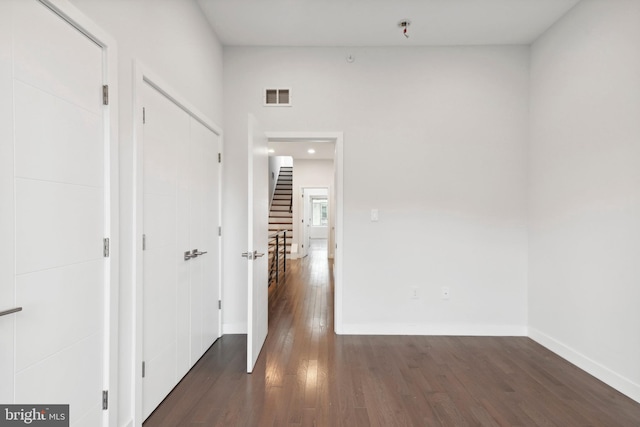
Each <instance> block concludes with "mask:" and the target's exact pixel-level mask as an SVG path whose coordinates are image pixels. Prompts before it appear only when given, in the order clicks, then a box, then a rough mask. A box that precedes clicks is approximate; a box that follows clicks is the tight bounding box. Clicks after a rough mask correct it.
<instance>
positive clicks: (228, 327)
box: [222, 322, 247, 335]
mask: <svg viewBox="0 0 640 427" xmlns="http://www.w3.org/2000/svg"><path fill="white" fill-rule="evenodd" d="M246 333H247V324H246V323H245V322H242V323H223V324H222V335H227V334H230V335H232V334H246Z"/></svg>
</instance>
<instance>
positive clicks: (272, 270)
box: [269, 166, 293, 285]
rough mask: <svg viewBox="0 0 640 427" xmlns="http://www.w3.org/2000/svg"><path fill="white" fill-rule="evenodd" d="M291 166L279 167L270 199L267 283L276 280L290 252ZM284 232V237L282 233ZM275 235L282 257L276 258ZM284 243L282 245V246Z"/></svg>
mask: <svg viewBox="0 0 640 427" xmlns="http://www.w3.org/2000/svg"><path fill="white" fill-rule="evenodd" d="M292 203H293V168H292V167H285V166H283V167H281V168H280V173H279V175H278V181H277V182H276V188H275V191H274V193H273V199H272V200H271V209H270V211H269V285H271V283H272V282H274V281H277V279H278V271H279V270H280V268H281V267H280V265H281V264H282V265H284V261H285V260H284V257H286V255H289V254H291V241H292V240H293V239H292V238H293V214H292V206H293V205H292ZM283 232H286V238H283V237H284V233H283ZM276 235H277V239H278V244H279V249H280V250H279V256H280V257H281V258H283V259H281V260H279V261H278V260H276V259H275V258H276V253H275V252H276V247H275V243H273V242H275V240H276ZM283 242H286V243H284V247H283V246H282V245H283Z"/></svg>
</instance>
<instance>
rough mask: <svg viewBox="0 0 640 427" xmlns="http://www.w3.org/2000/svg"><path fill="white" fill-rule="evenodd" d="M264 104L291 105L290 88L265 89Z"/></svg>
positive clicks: (274, 105)
mask: <svg viewBox="0 0 640 427" xmlns="http://www.w3.org/2000/svg"><path fill="white" fill-rule="evenodd" d="M264 105H266V106H269V107H288V106H291V88H280V89H270V88H268V89H265V90H264Z"/></svg>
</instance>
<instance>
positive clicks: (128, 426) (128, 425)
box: [124, 420, 133, 427]
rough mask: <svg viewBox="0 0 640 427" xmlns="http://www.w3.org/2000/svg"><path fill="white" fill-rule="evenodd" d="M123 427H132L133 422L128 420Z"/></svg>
mask: <svg viewBox="0 0 640 427" xmlns="http://www.w3.org/2000/svg"><path fill="white" fill-rule="evenodd" d="M124 427H133V420H129V422H128V423H127V424H125V425H124Z"/></svg>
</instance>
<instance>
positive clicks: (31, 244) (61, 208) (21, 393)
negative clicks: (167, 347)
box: [0, 0, 109, 426]
mask: <svg viewBox="0 0 640 427" xmlns="http://www.w3.org/2000/svg"><path fill="white" fill-rule="evenodd" d="M10 6H11V7H12V10H11V11H7V10H3V11H2V12H3V13H4V12H8V13H10V16H11V21H12V22H11V24H12V25H11V32H12V37H13V44H12V46H11V48H12V55H13V57H12V63H13V76H12V83H11V90H12V91H13V114H14V117H13V131H14V133H13V141H12V142H13V152H14V160H13V164H11V169H12V171H13V176H12V177H11V178H12V184H13V193H14V194H13V196H14V201H15V216H14V218H13V219H14V221H13V229H14V232H13V233H12V234H11V237H10V236H6V235H5V237H4V238H9V239H13V238H15V253H14V256H15V264H14V266H12V267H11V271H13V273H14V274H13V276H14V277H13V280H12V281H11V285H13V286H14V292H13V294H14V299H15V304H16V305H17V306H22V307H23V308H24V311H22V312H20V313H18V314H15V315H14V316H15V317H14V318H13V319H12V320H11V322H12V324H13V325H14V328H15V329H14V330H15V341H13V343H14V344H15V347H14V348H13V350H14V354H15V360H14V363H13V366H12V367H13V368H14V375H13V381H12V383H13V386H12V388H13V397H14V399H13V400H14V401H15V402H16V403H29V404H33V403H60V404H70V412H71V419H70V421H71V425H72V426H80V425H87V426H89V425H91V426H99V425H101V424H102V405H101V401H102V399H101V394H102V389H103V374H104V366H103V354H104V350H105V349H104V333H105V332H104V331H105V326H104V325H105V321H106V316H107V315H108V311H105V308H106V307H105V298H104V295H105V290H106V289H107V288H106V287H107V286H108V283H107V281H106V280H105V277H106V274H105V271H106V268H107V266H108V260H107V259H106V258H104V256H103V238H104V237H106V229H107V227H106V224H107V221H108V220H109V218H108V210H107V205H106V202H105V200H106V196H107V195H106V192H105V188H106V187H105V179H106V177H107V176H108V175H107V174H106V172H107V170H106V168H105V152H106V150H105V147H106V146H107V145H106V141H105V138H104V132H103V108H104V107H103V105H102V98H101V92H102V82H103V59H102V55H103V51H102V48H101V47H99V46H98V45H96V44H95V43H94V42H93V41H91V40H90V39H89V38H87V37H86V36H85V35H83V34H82V33H81V32H80V31H78V30H77V29H76V28H74V27H73V26H72V25H70V24H69V23H68V22H67V21H65V20H63V19H61V18H60V17H59V16H57V15H55V14H54V13H53V12H52V11H51V10H49V9H48V8H47V7H45V6H43V5H42V4H40V3H38V2H36V1H31V0H30V1H14V2H11V3H10ZM3 7H6V6H5V5H3ZM3 19H6V16H4V17H3ZM5 31H6V28H5ZM0 57H5V58H6V56H5V55H4V53H3V54H0ZM4 77H5V76H4V75H2V78H4ZM3 87H4V86H3ZM5 143H6V142H3V144H5ZM3 165H4V163H3ZM2 188H3V192H2V198H3V202H2V203H4V200H5V198H6V197H7V194H5V188H6V187H4V186H3V187H2ZM5 286H6V285H5V284H3V287H5ZM3 293H4V292H3ZM3 302H4V301H3ZM2 309H4V307H0V311H1V310H2ZM0 322H5V319H4V318H0ZM9 345H10V346H12V347H13V345H12V344H9ZM4 346H5V342H4V341H3V347H4ZM3 368H4V367H3ZM3 371H4V369H3ZM5 376H6V373H4V374H1V375H0V377H3V378H4V377H5ZM5 392H6V390H4V389H3V392H2V394H3V395H4V394H5Z"/></svg>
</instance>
